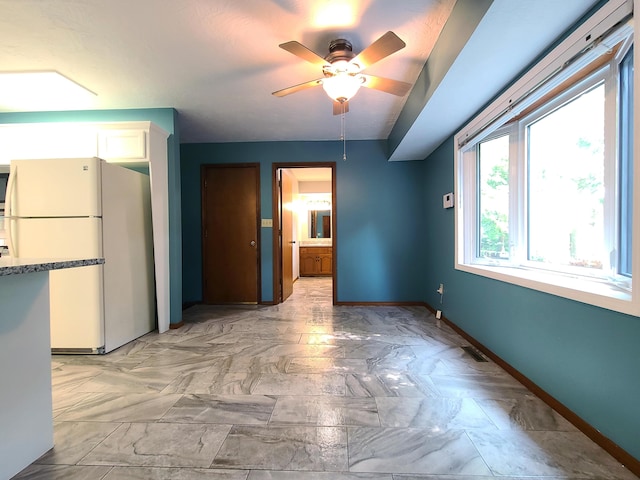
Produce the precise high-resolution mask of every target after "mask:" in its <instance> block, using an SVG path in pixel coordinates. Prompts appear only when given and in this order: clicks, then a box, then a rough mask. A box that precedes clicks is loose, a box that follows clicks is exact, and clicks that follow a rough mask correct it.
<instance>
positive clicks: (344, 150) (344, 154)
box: [340, 103, 347, 160]
mask: <svg viewBox="0 0 640 480" xmlns="http://www.w3.org/2000/svg"><path fill="white" fill-rule="evenodd" d="M344 110H345V108H344V103H343V104H342V122H341V123H342V132H341V135H340V136H341V138H342V160H346V159H347V134H346V130H345V117H344Z"/></svg>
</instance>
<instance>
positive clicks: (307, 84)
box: [271, 78, 322, 97]
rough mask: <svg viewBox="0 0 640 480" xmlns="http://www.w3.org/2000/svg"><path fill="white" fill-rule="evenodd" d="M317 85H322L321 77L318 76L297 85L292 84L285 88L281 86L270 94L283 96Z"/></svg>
mask: <svg viewBox="0 0 640 480" xmlns="http://www.w3.org/2000/svg"><path fill="white" fill-rule="evenodd" d="M318 85H322V79H321V78H318V79H316V80H311V81H309V82H305V83H300V84H298V85H292V86H290V87H287V88H283V89H282V90H278V91H276V92H273V93H272V94H271V95H275V96H276V97H284V96H285V95H291V94H292V93H296V92H299V91H300V90H304V89H305V88H311V87H316V86H318Z"/></svg>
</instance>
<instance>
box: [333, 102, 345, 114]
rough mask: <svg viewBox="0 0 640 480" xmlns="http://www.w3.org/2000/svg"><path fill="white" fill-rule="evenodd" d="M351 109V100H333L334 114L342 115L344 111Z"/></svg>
mask: <svg viewBox="0 0 640 480" xmlns="http://www.w3.org/2000/svg"><path fill="white" fill-rule="evenodd" d="M348 111H349V102H343V103H340V102H333V114H334V115H342V114H343V113H347V112H348Z"/></svg>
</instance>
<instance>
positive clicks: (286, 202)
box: [280, 170, 293, 302]
mask: <svg viewBox="0 0 640 480" xmlns="http://www.w3.org/2000/svg"><path fill="white" fill-rule="evenodd" d="M280 172H281V175H282V176H281V188H280V195H281V200H280V215H281V222H280V228H281V229H282V230H281V237H280V238H281V241H282V300H281V301H283V302H284V301H285V300H286V299H287V298H289V296H290V295H291V294H292V293H293V218H292V217H293V209H292V205H293V178H292V175H291V173H289V172H287V171H286V170H281V171H280Z"/></svg>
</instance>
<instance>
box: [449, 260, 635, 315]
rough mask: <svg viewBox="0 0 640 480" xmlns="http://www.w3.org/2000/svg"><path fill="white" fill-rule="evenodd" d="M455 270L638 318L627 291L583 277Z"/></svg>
mask: <svg viewBox="0 0 640 480" xmlns="http://www.w3.org/2000/svg"><path fill="white" fill-rule="evenodd" d="M456 270H461V271H464V272H468V273H472V274H475V275H481V276H483V277H488V278H492V279H494V280H499V281H502V282H506V283H511V284H514V285H519V286H521V287H526V288H530V289H532V290H537V291H540V292H545V293H549V294H551V295H556V296H559V297H563V298H567V299H570V300H575V301H577V302H582V303H586V304H589V305H594V306H596V307H601V308H606V309H608V310H613V311H616V312H620V313H625V314H628V315H634V316H640V305H638V301H637V300H636V301H634V299H633V295H632V293H631V292H630V291H626V290H623V289H620V288H618V287H616V286H614V285H612V284H609V283H606V282H602V281H599V280H590V279H589V278H586V277H577V276H570V275H562V274H554V273H550V272H545V271H540V270H532V269H527V268H519V267H506V266H493V265H492V266H489V265H475V264H459V263H457V264H456Z"/></svg>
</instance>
